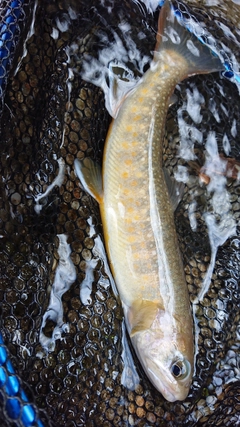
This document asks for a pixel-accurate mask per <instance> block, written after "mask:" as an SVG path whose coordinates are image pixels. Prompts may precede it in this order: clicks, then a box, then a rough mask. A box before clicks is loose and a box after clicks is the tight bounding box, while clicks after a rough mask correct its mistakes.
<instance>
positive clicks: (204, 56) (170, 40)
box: [154, 0, 225, 76]
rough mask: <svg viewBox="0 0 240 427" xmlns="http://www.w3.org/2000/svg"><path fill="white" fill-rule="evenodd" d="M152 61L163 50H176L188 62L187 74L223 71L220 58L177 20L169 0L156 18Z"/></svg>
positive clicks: (155, 59) (166, 0)
mask: <svg viewBox="0 0 240 427" xmlns="http://www.w3.org/2000/svg"><path fill="white" fill-rule="evenodd" d="M156 39H157V43H156V48H155V53H154V61H157V60H158V59H159V54H160V53H161V52H162V51H163V50H169V51H176V52H177V53H178V54H180V55H181V56H182V57H184V58H185V60H186V61H187V63H188V73H187V75H188V76H190V75H193V74H206V73H211V72H214V71H223V70H224V69H225V68H224V66H223V64H222V63H221V61H220V59H219V58H218V57H217V56H215V55H214V54H213V52H212V51H211V50H210V49H209V48H208V47H207V46H206V45H204V44H203V43H201V42H200V40H198V39H197V37H195V36H194V35H193V34H192V33H190V31H188V30H187V29H186V28H185V27H184V26H183V25H181V24H180V22H179V21H178V19H177V17H176V15H175V13H174V10H173V9H172V7H171V5H170V2H169V0H165V3H164V5H163V7H162V8H161V11H160V15H159V20H158V34H157V38H156Z"/></svg>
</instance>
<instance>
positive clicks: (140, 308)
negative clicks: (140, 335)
mask: <svg viewBox="0 0 240 427" xmlns="http://www.w3.org/2000/svg"><path fill="white" fill-rule="evenodd" d="M159 308H160V307H159V305H158V303H156V302H154V301H149V300H141V301H135V302H134V303H133V304H132V305H131V307H128V309H127V313H125V314H126V318H127V323H128V325H127V326H128V330H129V335H130V337H131V338H132V337H133V336H134V335H135V334H136V333H137V332H140V331H143V330H146V329H150V327H151V325H152V323H153V321H154V320H155V318H156V316H157V313H158V310H159Z"/></svg>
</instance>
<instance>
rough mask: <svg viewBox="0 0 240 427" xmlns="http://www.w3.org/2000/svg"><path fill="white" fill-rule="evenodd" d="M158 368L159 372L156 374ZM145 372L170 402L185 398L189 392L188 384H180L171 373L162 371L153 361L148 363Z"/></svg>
mask: <svg viewBox="0 0 240 427" xmlns="http://www.w3.org/2000/svg"><path fill="white" fill-rule="evenodd" d="M156 370H157V374H156ZM145 372H146V374H147V376H148V377H149V379H150V381H151V382H152V383H153V385H154V387H155V388H156V389H157V390H158V391H159V392H160V393H161V394H162V395H163V397H164V398H165V399H166V400H168V401H169V402H176V400H181V401H182V400H185V399H186V397H187V395H188V393H189V387H188V385H185V386H184V385H183V384H181V385H179V383H178V382H177V381H176V380H175V379H174V378H173V377H172V376H170V374H169V373H168V372H167V371H166V370H164V372H161V370H160V368H159V367H157V366H156V365H155V364H154V366H153V363H152V361H151V363H147V364H146V369H145Z"/></svg>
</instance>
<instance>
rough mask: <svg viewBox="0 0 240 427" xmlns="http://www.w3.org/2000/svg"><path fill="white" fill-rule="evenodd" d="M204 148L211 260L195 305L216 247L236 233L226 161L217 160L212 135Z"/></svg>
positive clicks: (209, 273) (209, 272)
mask: <svg viewBox="0 0 240 427" xmlns="http://www.w3.org/2000/svg"><path fill="white" fill-rule="evenodd" d="M205 148H206V161H205V164H204V169H205V171H206V172H205V173H206V175H207V176H209V178H210V182H209V184H208V186H207V189H208V192H210V193H212V197H211V199H210V204H211V213H210V212H209V211H208V212H205V214H204V219H205V222H206V225H207V229H208V236H209V242H210V246H211V259H210V263H209V266H208V270H207V273H206V275H205V278H204V280H203V284H202V288H201V291H200V293H199V295H198V296H197V298H196V299H195V301H194V303H198V302H199V301H201V300H202V299H203V297H204V295H205V294H206V293H207V291H208V289H209V286H210V283H211V278H212V273H213V270H214V266H215V261H216V255H217V250H218V248H219V246H221V245H223V244H224V243H225V241H226V240H227V239H228V238H229V237H231V236H233V235H234V234H235V233H236V220H235V219H234V216H233V213H232V209H231V203H230V196H229V193H228V191H227V188H226V183H227V178H226V177H225V171H226V160H224V159H222V158H221V157H220V156H219V153H218V146H217V140H216V134H215V132H209V134H208V137H207V142H206V147H205Z"/></svg>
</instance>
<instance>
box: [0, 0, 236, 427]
mask: <svg viewBox="0 0 240 427" xmlns="http://www.w3.org/2000/svg"><path fill="white" fill-rule="evenodd" d="M152 3H154V2H152ZM209 3H211V5H210V6H209ZM215 3H216V2H204V1H203V2H190V1H189V2H187V1H186V2H184V3H183V2H175V3H174V4H175V7H176V8H177V9H178V14H179V15H180V18H182V19H184V20H185V23H187V25H188V26H189V28H190V31H192V32H196V31H198V30H199V25H200V27H201V28H203V32H202V34H201V37H202V40H203V41H204V42H205V43H208V44H210V45H211V46H212V47H213V50H215V51H216V52H218V53H219V55H221V58H222V60H223V61H225V64H226V68H228V69H229V70H230V72H229V73H228V75H226V76H223V75H222V74H220V73H215V74H210V75H205V76H195V77H192V78H189V79H187V80H186V81H184V82H183V83H181V84H180V85H179V86H178V87H177V88H176V91H175V96H176V100H175V103H174V104H173V105H172V106H171V107H170V109H169V112H168V117H167V125H166V138H165V144H164V155H163V160H164V165H165V166H166V168H167V169H168V171H169V172H170V174H171V175H174V174H175V176H176V175H177V176H178V177H179V176H180V177H182V180H184V182H185V191H184V194H183V198H182V201H181V202H180V204H179V206H178V209H177V211H176V215H175V220H176V229H177V232H178V238H179V246H180V249H181V252H182V255H183V260H184V269H185V273H186V278H187V282H188V287H189V293H190V298H191V301H192V302H193V301H194V300H195V298H196V296H197V295H198V294H199V292H200V291H201V286H202V283H203V280H204V277H205V276H206V274H207V272H208V271H209V270H208V269H209V265H210V264H211V257H212V255H213V248H214V244H213V241H214V242H216V241H218V240H214V236H217V237H219V236H220V237H219V239H220V240H221V238H222V240H221V241H220V243H221V244H220V243H219V244H218V245H217V247H218V250H217V252H216V259H215V262H214V266H213V270H212V272H211V277H210V282H209V285H210V286H209V289H208V290H207V292H206V294H205V295H204V297H203V298H202V299H201V301H200V302H199V303H198V304H193V314H194V326H195V336H196V360H195V374H194V378H193V384H192V387H191V390H190V393H189V396H188V398H187V399H186V401H184V402H175V403H169V402H167V401H166V400H164V399H163V397H162V396H161V394H160V393H158V392H157V391H156V389H155V388H154V387H153V386H152V385H151V384H150V382H149V381H148V379H147V378H146V376H145V374H144V372H143V371H142V368H141V366H140V365H139V363H138V360H137V358H136V357H135V355H134V351H133V349H132V348H131V344H130V342H129V341H128V338H127V337H126V334H125V329H124V326H123V314H122V309H121V304H120V302H119V299H118V297H117V296H116V295H115V292H114V290H113V288H112V286H111V281H112V279H111V276H110V273H109V268H108V265H107V261H106V256H105V252H104V245H103V238H102V226H101V220H100V215H99V208H98V205H97V203H96V202H95V201H94V200H93V199H92V198H91V197H90V196H89V195H88V194H86V193H85V192H84V191H83V190H82V188H81V186H80V185H79V180H78V179H77V177H76V174H75V172H74V167H73V162H74V159H75V158H76V157H78V158H79V159H82V158H84V157H89V156H90V157H92V158H94V159H95V160H96V161H98V162H101V160H102V150H103V145H104V141H105V138H106V134H107V130H108V126H109V123H110V120H111V119H110V116H109V115H108V113H107V110H106V108H105V99H104V94H103V91H102V89H101V88H99V87H98V86H97V85H96V82H99V80H100V79H101V78H102V76H103V74H104V72H106V69H108V68H109V63H106V61H105V60H104V55H103V53H102V52H104V51H105V54H106V51H107V53H108V54H109V52H110V53H111V52H112V54H110V56H109V58H110V59H109V60H108V62H110V61H113V62H114V64H115V66H116V67H118V68H119V69H121V70H123V65H124V67H125V72H126V70H127V74H128V77H129V76H130V77H129V78H138V77H140V76H141V75H142V74H143V72H145V71H146V69H147V68H148V66H149V62H150V59H151V56H152V52H153V50H154V46H155V33H156V29H157V19H158V14H159V9H157V10H156V11H153V10H152V9H151V2H145V5H144V3H142V2H140V1H131V0H124V1H121V2H119V1H113V0H112V1H111V0H105V1H101V2H97V1H95V0H91V1H88V2H83V1H81V0H80V1H76V2H75V1H73V0H71V1H61V0H59V1H53V0H50V1H40V2H39V4H36V6H37V7H36V10H35V11H34V14H33V10H34V4H33V3H32V2H30V1H25V2H22V3H21V2H20V1H14V2H13V1H12V2H11V1H3V2H1V6H0V25H1V28H0V40H1V44H0V53H1V63H0V64H1V66H0V73H1V75H0V91H1V99H2V103H3V105H2V118H1V152H0V171H1V172H0V180H1V185H0V302H1V305H0V309H1V334H2V338H1V341H0V363H1V365H0V407H1V414H0V424H1V426H3V427H5V426H6V427H10V426H14V427H15V426H41V425H44V426H46V427H47V426H52V427H55V426H58V427H60V426H64V427H76V426H86V427H93V426H97V427H100V426H103V427H110V426H122V427H123V426H124V427H125V426H140V427H150V426H159V427H160V426H161V427H164V426H168V427H181V426H185V427H186V426H189V427H193V426H205V427H208V426H214V427H216V426H238V425H240V401H239V399H240V371H239V362H240V356H239V340H240V329H239V302H240V301H239V278H240V277H239V276H240V268H239V260H240V240H239V226H238V223H239V215H240V186H239V180H238V179H237V177H238V167H239V163H238V161H239V159H240V152H239V147H240V145H239V134H240V129H239V117H240V103H239V80H238V65H239V45H240V29H239V22H240V12H239V9H238V8H239V6H237V5H235V4H234V3H233V2H232V1H225V2H220V3H219V4H218V5H215ZM33 21H34V26H33V27H34V28H33V32H32V34H31V32H29V31H30V27H31V24H32V22H33ZM123 23H124V25H123ZM196 28H198V30H196ZM116 40H118V41H119V43H120V44H118V50H116ZM24 46H25V47H24ZM114 46H115V48H113V47H114ZM119 46H120V47H119ZM119 52H120V53H121V55H120V53H119ZM116 58H117V60H116ZM94 61H95V62H94ZM104 61H105V62H104ZM93 63H95V65H96V67H95V69H94V70H93V69H92V68H91V64H93ZM121 67H122V68H121ZM83 69H84V70H85V74H86V73H88V71H89V73H90V74H91V76H90V77H91V78H89V80H90V82H88V81H87V79H86V78H83ZM90 74H88V75H90ZM105 81H106V85H107V86H109V85H110V83H111V82H109V80H108V77H107V74H106V78H105ZM211 141H212V144H213V146H214V147H215V148H214V149H215V152H214V153H215V157H214V156H213V157H214V158H217V159H219V158H221V156H224V157H225V158H228V159H230V160H231V161H230V160H229V170H230V169H231V167H230V166H231V165H233V167H234V173H233V174H232V175H231V177H226V176H225V175H226V174H227V172H226V170H224V171H219V169H218V168H217V166H216V164H215V163H214V165H213V171H212V175H211V177H210V180H212V182H213V180H214V176H215V175H217V174H219V177H220V178H225V179H226V185H225V187H224V191H225V193H224V194H225V196H226V197H225V199H224V201H223V203H222V207H221V209H220V208H219V210H217V209H215V207H214V206H215V205H213V198H214V195H215V196H216V194H218V193H217V192H216V191H217V190H216V189H213V190H211V191H210V190H209V187H208V184H206V182H204V183H202V182H201V183H200V180H199V177H200V176H202V177H203V178H204V179H205V180H206V179H208V178H209V177H208V175H207V172H206V170H205V169H204V165H206V164H205V161H206V158H207V155H208V156H209V150H210V148H209V147H210V146H211V144H210V142H211ZM210 151H211V150H210ZM186 153H190V154H189V155H188V156H186ZM210 154H211V153H210ZM208 158H209V157H208ZM231 162H232V163H231ZM214 168H215V169H214ZM52 184H53V185H52ZM51 185H52V186H51ZM215 198H216V197H215ZM214 200H215V199H214ZM210 220H212V221H213V223H214V225H215V229H214V230H215V234H214V233H213V234H214V236H213V235H211V236H210V234H209V229H210V228H209V227H210V226H209V224H210V222H209V221H210ZM231 227H232V228H231ZM231 229H232V230H233V232H232V233H230V231H229V230H231ZM224 233H225V234H224ZM217 237H216V239H217ZM131 355H132V356H131ZM131 357H132V358H133V361H134V363H135V365H136V368H134V366H133V364H132V363H131V362H132V359H131ZM137 376H139V379H140V380H139V384H138V381H136V378H137Z"/></svg>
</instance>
